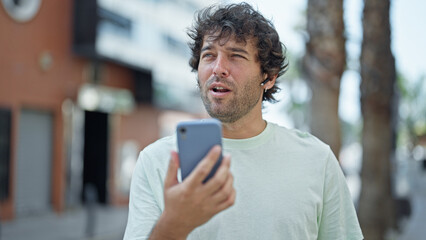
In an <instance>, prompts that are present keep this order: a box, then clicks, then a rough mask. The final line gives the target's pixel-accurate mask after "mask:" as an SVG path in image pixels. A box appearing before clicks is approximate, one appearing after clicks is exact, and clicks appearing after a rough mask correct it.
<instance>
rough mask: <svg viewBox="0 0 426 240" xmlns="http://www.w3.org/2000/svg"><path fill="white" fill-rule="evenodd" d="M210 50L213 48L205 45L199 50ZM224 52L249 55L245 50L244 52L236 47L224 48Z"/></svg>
mask: <svg viewBox="0 0 426 240" xmlns="http://www.w3.org/2000/svg"><path fill="white" fill-rule="evenodd" d="M211 49H213V47H212V46H211V45H207V46H205V47H203V48H201V52H204V51H207V50H211ZM226 50H228V51H231V52H238V53H244V54H246V55H249V53H248V52H247V51H246V50H244V49H242V48H238V47H228V48H226Z"/></svg>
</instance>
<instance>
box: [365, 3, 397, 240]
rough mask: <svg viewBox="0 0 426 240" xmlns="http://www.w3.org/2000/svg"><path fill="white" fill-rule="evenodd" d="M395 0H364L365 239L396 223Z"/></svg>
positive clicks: (379, 237) (383, 231)
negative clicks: (391, 14) (391, 16)
mask: <svg viewBox="0 0 426 240" xmlns="http://www.w3.org/2000/svg"><path fill="white" fill-rule="evenodd" d="M389 8H390V0H364V12H363V19H362V25H363V41H362V50H361V59H360V61H361V78H362V82H361V86H360V88H361V112H362V115H363V121H364V126H363V131H362V135H363V136H362V146H363V166H362V172H361V179H362V189H361V196H360V200H359V220H360V223H361V228H362V229H363V233H364V236H365V239H384V236H385V234H386V231H387V230H389V229H390V228H393V227H395V225H396V224H395V210H394V209H395V208H394V205H395V203H394V200H393V197H392V192H391V175H390V173H391V158H392V156H393V155H392V153H393V149H394V148H395V126H394V125H395V123H394V116H395V109H394V108H395V106H397V104H396V103H395V102H394V99H395V97H394V95H395V82H396V70H395V59H394V57H393V55H392V52H391V41H390V39H391V32H390V22H389Z"/></svg>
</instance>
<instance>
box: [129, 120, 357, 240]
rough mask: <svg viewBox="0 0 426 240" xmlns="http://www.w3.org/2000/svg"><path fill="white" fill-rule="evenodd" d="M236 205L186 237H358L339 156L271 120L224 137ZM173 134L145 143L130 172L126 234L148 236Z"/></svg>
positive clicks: (288, 239)
mask: <svg viewBox="0 0 426 240" xmlns="http://www.w3.org/2000/svg"><path fill="white" fill-rule="evenodd" d="M223 147H224V152H225V154H230V155H231V172H232V174H233V176H234V187H235V190H236V194H237V195H236V200H235V204H234V205H233V206H232V207H230V208H228V209H226V210H224V211H222V212H220V213H218V214H217V215H215V216H214V217H213V218H212V219H210V221H208V222H207V223H205V224H204V225H202V226H200V227H198V228H196V229H195V230H194V231H193V232H192V233H191V234H190V235H189V236H188V240H198V239H199V240H209V239H221V240H227V239H229V240H236V239H245V240H250V239H262V240H263V239H268V240H274V239H286V240H291V239H294V240H311V239H312V240H313V239H322V240H338V239H342V240H359V239H363V236H362V233H361V229H360V227H359V223H358V219H357V216H356V212H355V208H354V205H353V203H352V200H351V197H350V193H349V191H348V188H347V185H346V181H345V178H344V176H343V173H342V171H341V169H340V166H339V164H338V161H337V160H336V158H335V157H334V155H333V153H332V152H331V150H330V148H329V147H328V146H327V145H325V144H324V143H322V142H321V141H319V140H318V139H317V138H315V137H313V136H312V135H310V134H308V133H303V132H300V131H298V130H288V129H286V128H284V127H279V126H278V125H276V124H273V123H268V124H267V127H266V129H265V130H264V131H263V132H262V133H261V134H259V135H258V136H255V137H253V138H249V139H242V140H234V139H223ZM171 150H176V136H171V137H166V138H163V139H160V140H158V141H157V142H155V143H153V144H151V145H150V146H148V147H146V148H145V149H144V150H143V151H142V152H141V154H140V156H139V159H138V162H137V164H136V168H135V170H134V173H133V178H132V184H131V192H130V203H129V217H128V223H127V228H126V232H125V236H124V239H148V237H149V233H150V231H151V229H152V228H153V226H154V225H155V222H156V221H157V219H158V218H159V216H160V215H161V213H162V211H163V209H164V199H163V182H164V178H165V175H166V171H167V167H168V163H169V159H170V151H171Z"/></svg>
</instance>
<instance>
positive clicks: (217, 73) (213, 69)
mask: <svg viewBox="0 0 426 240" xmlns="http://www.w3.org/2000/svg"><path fill="white" fill-rule="evenodd" d="M257 59H258V57H257V49H256V47H255V45H254V41H253V40H252V39H249V40H248V41H247V43H246V44H244V43H240V42H236V41H235V39H234V38H230V39H229V40H228V41H227V42H226V43H225V44H223V42H221V40H218V41H209V35H207V36H205V37H204V41H203V45H202V48H201V54H200V63H199V65H198V84H199V87H200V93H201V98H202V100H203V103H204V106H205V107H206V110H207V112H208V113H209V115H210V116H211V117H214V118H217V119H219V120H221V121H222V122H225V123H233V122H235V121H237V120H239V119H240V118H241V117H244V116H245V115H247V114H248V113H250V112H251V111H252V110H253V108H255V107H256V109H259V111H261V104H262V101H261V99H262V91H263V88H262V87H261V86H260V83H261V82H262V81H263V80H264V78H266V75H264V74H262V73H261V69H260V62H259V61H258V60H257Z"/></svg>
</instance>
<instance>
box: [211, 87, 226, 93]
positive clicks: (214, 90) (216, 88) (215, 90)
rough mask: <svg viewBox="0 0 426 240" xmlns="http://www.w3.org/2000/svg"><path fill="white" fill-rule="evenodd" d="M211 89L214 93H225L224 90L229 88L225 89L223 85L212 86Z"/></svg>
mask: <svg viewBox="0 0 426 240" xmlns="http://www.w3.org/2000/svg"><path fill="white" fill-rule="evenodd" d="M212 91H213V92H216V93H225V92H229V89H226V88H224V87H213V88H212Z"/></svg>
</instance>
